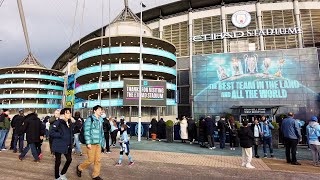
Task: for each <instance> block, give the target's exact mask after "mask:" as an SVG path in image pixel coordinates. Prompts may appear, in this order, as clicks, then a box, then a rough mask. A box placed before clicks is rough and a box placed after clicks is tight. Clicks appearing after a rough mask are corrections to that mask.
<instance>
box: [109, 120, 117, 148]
mask: <svg viewBox="0 0 320 180" xmlns="http://www.w3.org/2000/svg"><path fill="white" fill-rule="evenodd" d="M109 123H110V126H111V129H110V132H111V133H110V135H111V145H112V146H113V147H115V146H116V143H117V133H118V127H117V122H116V121H115V120H114V119H113V118H109Z"/></svg>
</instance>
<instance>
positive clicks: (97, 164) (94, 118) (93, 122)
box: [77, 105, 105, 180]
mask: <svg viewBox="0 0 320 180" xmlns="http://www.w3.org/2000/svg"><path fill="white" fill-rule="evenodd" d="M101 114H102V107H101V106H99V105H97V106H94V107H93V114H92V115H91V116H89V117H88V118H87V120H86V121H85V122H84V126H83V128H84V139H85V141H86V145H87V152H88V159H87V160H86V161H84V162H83V163H82V164H80V165H78V166H77V175H78V177H81V173H82V171H83V170H85V169H87V168H88V167H89V166H90V165H91V164H92V163H93V164H94V167H93V173H92V178H93V179H95V180H102V178H101V177H100V176H99V175H100V168H101V148H102V147H103V146H104V143H105V139H104V130H103V118H102V117H101Z"/></svg>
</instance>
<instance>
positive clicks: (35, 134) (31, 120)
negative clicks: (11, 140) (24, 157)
mask: <svg viewBox="0 0 320 180" xmlns="http://www.w3.org/2000/svg"><path fill="white" fill-rule="evenodd" d="M41 124H42V123H41V121H40V119H39V118H38V115H37V114H36V113H31V114H28V115H27V116H26V118H25V120H24V124H23V125H22V130H21V133H26V134H27V142H28V144H31V143H38V142H40V136H43V133H42V131H41Z"/></svg>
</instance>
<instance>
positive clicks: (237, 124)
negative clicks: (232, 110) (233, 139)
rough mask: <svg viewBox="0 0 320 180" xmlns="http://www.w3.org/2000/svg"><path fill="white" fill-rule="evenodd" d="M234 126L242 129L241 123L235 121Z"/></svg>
mask: <svg viewBox="0 0 320 180" xmlns="http://www.w3.org/2000/svg"><path fill="white" fill-rule="evenodd" d="M234 124H235V125H236V126H237V129H240V126H241V125H240V122H239V121H235V122H234Z"/></svg>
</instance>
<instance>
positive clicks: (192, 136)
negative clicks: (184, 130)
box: [188, 118, 197, 144]
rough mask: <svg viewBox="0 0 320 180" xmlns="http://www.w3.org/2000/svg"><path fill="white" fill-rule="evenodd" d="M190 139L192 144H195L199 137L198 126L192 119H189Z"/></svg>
mask: <svg viewBox="0 0 320 180" xmlns="http://www.w3.org/2000/svg"><path fill="white" fill-rule="evenodd" d="M188 137H189V141H190V144H192V143H194V141H195V139H196V137H197V125H196V122H195V121H194V120H193V119H192V118H189V119H188Z"/></svg>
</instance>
